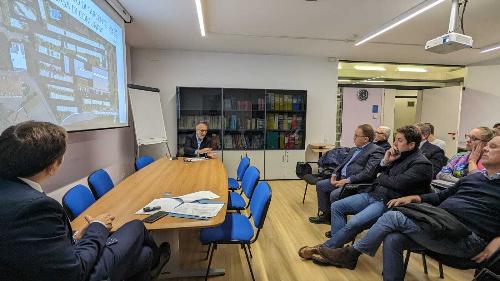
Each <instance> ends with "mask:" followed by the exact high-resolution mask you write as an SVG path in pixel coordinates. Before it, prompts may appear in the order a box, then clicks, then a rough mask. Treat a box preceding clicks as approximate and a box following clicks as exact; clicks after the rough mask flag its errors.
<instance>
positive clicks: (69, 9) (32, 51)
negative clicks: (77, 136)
mask: <svg viewBox="0 0 500 281" xmlns="http://www.w3.org/2000/svg"><path fill="white" fill-rule="evenodd" d="M100 1H101V0H100ZM102 2H104V1H102ZM125 85H126V82H125V56H124V38H123V28H122V26H121V25H119V24H118V23H117V22H115V20H113V19H112V18H111V17H110V16H108V15H107V14H106V13H105V12H104V11H103V10H102V9H101V8H99V7H98V6H97V5H96V4H95V3H94V2H93V1H92V0H0V131H3V130H4V129H5V128H6V127H8V126H10V125H12V124H16V123H19V122H22V121H26V120H43V121H49V122H53V123H56V124H60V125H62V126H64V127H65V128H66V129H68V130H86V129H96V128H108V127H119V126H124V125H127V124H128V122H127V97H126V88H125Z"/></svg>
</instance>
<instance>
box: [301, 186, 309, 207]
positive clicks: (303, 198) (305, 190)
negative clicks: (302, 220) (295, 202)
mask: <svg viewBox="0 0 500 281" xmlns="http://www.w3.org/2000/svg"><path fill="white" fill-rule="evenodd" d="M308 185H309V183H307V182H306V188H305V189H304V197H302V204H304V201H306V194H307V186H308Z"/></svg>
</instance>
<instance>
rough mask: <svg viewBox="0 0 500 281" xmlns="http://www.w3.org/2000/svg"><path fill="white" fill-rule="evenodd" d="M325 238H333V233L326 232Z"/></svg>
mask: <svg viewBox="0 0 500 281" xmlns="http://www.w3.org/2000/svg"><path fill="white" fill-rule="evenodd" d="M325 237H326V238H332V232H331V231H330V230H328V231H327V232H325Z"/></svg>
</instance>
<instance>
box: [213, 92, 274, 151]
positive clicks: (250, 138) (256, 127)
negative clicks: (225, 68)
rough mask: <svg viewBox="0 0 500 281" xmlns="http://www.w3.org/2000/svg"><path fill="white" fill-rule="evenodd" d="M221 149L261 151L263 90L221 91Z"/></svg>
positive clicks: (263, 113) (263, 115) (263, 130)
mask: <svg viewBox="0 0 500 281" xmlns="http://www.w3.org/2000/svg"><path fill="white" fill-rule="evenodd" d="M222 91H223V97H224V98H223V115H224V129H223V135H224V138H223V147H224V150H263V149H264V136H265V114H266V112H265V106H266V105H265V93H266V92H265V90H259V89H230V88H224V89H223V90H222Z"/></svg>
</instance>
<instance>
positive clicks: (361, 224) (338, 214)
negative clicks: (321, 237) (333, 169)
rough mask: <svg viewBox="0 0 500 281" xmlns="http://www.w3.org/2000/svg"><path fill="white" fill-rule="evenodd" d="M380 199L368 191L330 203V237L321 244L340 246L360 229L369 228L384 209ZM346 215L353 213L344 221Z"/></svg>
mask: <svg viewBox="0 0 500 281" xmlns="http://www.w3.org/2000/svg"><path fill="white" fill-rule="evenodd" d="M386 209H387V208H386V206H385V204H384V202H383V201H382V200H377V199H375V198H373V197H372V196H370V195H369V194H368V193H361V194H356V195H352V196H349V197H346V198H344V199H342V200H338V201H335V202H333V203H332V205H331V212H332V238H330V239H329V240H327V241H326V242H325V243H324V244H323V245H324V246H325V247H328V248H340V247H342V246H343V245H344V244H345V243H347V242H349V241H352V239H354V238H355V237H356V235H358V233H360V232H361V231H363V230H365V229H367V228H369V227H370V226H371V225H372V224H373V223H375V222H376V221H377V219H378V218H379V217H380V216H381V215H382V214H383V213H384V212H385V211H386ZM347 215H354V216H353V217H351V218H350V219H349V221H346V216H347Z"/></svg>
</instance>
